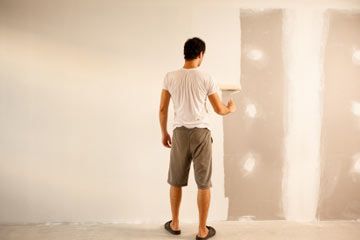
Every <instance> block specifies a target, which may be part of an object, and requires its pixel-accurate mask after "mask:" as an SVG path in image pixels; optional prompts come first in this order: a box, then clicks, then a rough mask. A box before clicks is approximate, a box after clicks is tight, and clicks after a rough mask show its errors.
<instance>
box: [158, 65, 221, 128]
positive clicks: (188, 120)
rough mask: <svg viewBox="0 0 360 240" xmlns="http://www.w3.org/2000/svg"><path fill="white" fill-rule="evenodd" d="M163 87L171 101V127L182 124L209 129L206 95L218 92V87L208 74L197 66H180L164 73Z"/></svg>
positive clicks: (188, 126)
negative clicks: (189, 67) (172, 112)
mask: <svg viewBox="0 0 360 240" xmlns="http://www.w3.org/2000/svg"><path fill="white" fill-rule="evenodd" d="M163 89H165V90H167V91H169V92H170V95H171V99H172V101H173V106H174V123H173V129H175V128H176V127H181V126H184V127H187V128H194V127H198V128H208V129H210V130H211V126H210V123H209V116H208V115H209V112H208V108H207V105H206V103H207V96H208V95H211V94H213V93H215V92H218V91H219V87H218V86H217V84H216V83H215V82H214V80H213V79H212V77H211V76H210V75H209V74H207V73H206V72H204V71H202V70H200V69H199V67H197V68H191V69H186V68H180V69H177V70H175V71H171V72H168V73H167V74H166V76H165V78H164V82H163Z"/></svg>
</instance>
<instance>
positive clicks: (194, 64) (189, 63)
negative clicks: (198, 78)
mask: <svg viewBox="0 0 360 240" xmlns="http://www.w3.org/2000/svg"><path fill="white" fill-rule="evenodd" d="M198 66H199V65H198V62H197V61H185V64H184V66H183V68H197V67H198Z"/></svg>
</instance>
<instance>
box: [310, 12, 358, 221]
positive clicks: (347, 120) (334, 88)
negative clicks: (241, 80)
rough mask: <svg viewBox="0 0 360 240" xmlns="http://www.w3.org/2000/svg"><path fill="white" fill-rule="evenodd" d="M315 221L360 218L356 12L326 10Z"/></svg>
mask: <svg viewBox="0 0 360 240" xmlns="http://www.w3.org/2000/svg"><path fill="white" fill-rule="evenodd" d="M327 14H328V17H329V22H330V24H329V33H328V42H327V46H326V58H325V62H324V71H325V82H324V104H323V120H322V137H321V147H322V172H321V185H320V186H321V187H320V199H319V205H318V210H317V216H318V218H319V219H320V220H332V219H358V218H360V124H359V123H360V111H359V105H360V12H351V11H338V10H329V11H328V12H327Z"/></svg>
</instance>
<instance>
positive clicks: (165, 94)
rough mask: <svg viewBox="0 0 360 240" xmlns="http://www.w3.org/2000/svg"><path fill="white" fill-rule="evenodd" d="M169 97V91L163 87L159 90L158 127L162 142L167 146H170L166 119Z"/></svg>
mask: <svg viewBox="0 0 360 240" xmlns="http://www.w3.org/2000/svg"><path fill="white" fill-rule="evenodd" d="M170 97H171V96H170V93H169V91H167V90H165V89H163V90H162V92H161V99H160V110H159V119H160V127H161V134H162V144H163V145H164V146H165V147H168V148H171V137H170V135H169V133H168V131H167V119H168V110H169V103H170Z"/></svg>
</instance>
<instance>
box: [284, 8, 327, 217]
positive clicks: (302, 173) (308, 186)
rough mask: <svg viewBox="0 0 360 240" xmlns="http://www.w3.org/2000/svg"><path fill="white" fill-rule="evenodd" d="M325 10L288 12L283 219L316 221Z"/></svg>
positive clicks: (285, 62) (285, 51)
mask: <svg viewBox="0 0 360 240" xmlns="http://www.w3.org/2000/svg"><path fill="white" fill-rule="evenodd" d="M324 11H325V10H324V9H286V10H285V11H284V16H283V57H284V65H285V74H286V82H287V83H286V84H287V85H286V87H287V94H288V95H287V98H286V100H287V103H285V105H286V116H285V118H286V119H285V124H286V129H285V130H286V132H285V149H284V155H285V156H284V159H285V162H284V168H283V174H284V175H283V177H284V178H283V184H282V188H283V199H282V200H283V207H284V214H285V218H286V219H287V220H291V221H314V220H315V216H316V210H317V204H318V196H319V181H320V134H321V114H322V109H321V108H322V104H321V99H322V94H321V93H322V88H323V85H322V78H323V70H322V69H323V60H322V58H323V57H322V55H323V45H324V40H325V38H324V36H325V35H324V29H326V28H324V26H325V25H326V24H325V20H324Z"/></svg>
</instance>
